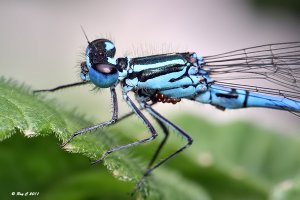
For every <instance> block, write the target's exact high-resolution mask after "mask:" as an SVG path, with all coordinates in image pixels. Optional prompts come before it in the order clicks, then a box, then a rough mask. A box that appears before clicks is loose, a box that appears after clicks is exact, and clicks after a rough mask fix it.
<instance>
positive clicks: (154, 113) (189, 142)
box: [132, 104, 193, 194]
mask: <svg viewBox="0 0 300 200" xmlns="http://www.w3.org/2000/svg"><path fill="white" fill-rule="evenodd" d="M144 106H145V108H146V110H147V111H148V112H149V113H150V114H151V115H152V116H154V117H155V118H157V119H158V120H159V121H161V122H162V123H164V124H166V125H168V126H170V127H171V128H173V129H174V130H175V131H176V132H178V133H179V134H180V135H181V136H183V138H184V139H185V140H186V141H187V144H186V145H184V146H183V147H181V148H179V149H178V150H177V151H175V152H174V153H172V154H170V155H169V156H167V157H166V158H164V159H162V160H161V161H159V162H158V163H156V164H155V165H154V166H152V167H150V168H148V169H147V170H146V172H145V173H144V175H143V177H142V178H141V180H140V181H139V183H138V184H137V186H136V188H135V190H134V191H133V192H132V194H134V193H135V192H136V191H137V190H139V189H140V187H141V186H142V184H143V183H144V181H145V178H146V177H147V176H149V175H150V174H151V172H152V171H153V170H155V169H156V168H157V167H159V166H161V165H162V164H164V163H165V162H166V161H168V160H169V159H171V158H173V157H174V156H176V155H177V154H178V153H180V152H182V151H183V150H184V149H186V148H187V147H189V146H190V145H191V144H192V143H193V139H192V138H191V137H190V136H189V135H188V134H187V133H185V132H184V131H183V130H182V129H181V128H179V127H178V126H176V125H175V124H173V123H172V122H170V121H169V120H167V119H166V118H164V117H163V116H162V115H160V114H159V113H158V112H156V111H155V110H154V109H153V108H151V106H149V105H147V104H144Z"/></svg>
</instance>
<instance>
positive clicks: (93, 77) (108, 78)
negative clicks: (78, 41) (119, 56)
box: [80, 39, 119, 88]
mask: <svg viewBox="0 0 300 200" xmlns="http://www.w3.org/2000/svg"><path fill="white" fill-rule="evenodd" d="M115 53H116V48H115V45H114V44H113V43H112V42H111V41H110V40H107V39H96V40H94V41H92V42H89V45H88V47H87V48H86V62H83V63H82V64H81V74H80V77H81V78H82V79H83V80H85V81H87V80H90V81H91V82H92V83H94V84H95V85H96V86H98V87H101V88H107V87H111V86H113V85H114V84H115V83H116V82H117V81H118V77H119V73H118V70H117V67H116V61H115V59H114V58H113V57H114V56H115Z"/></svg>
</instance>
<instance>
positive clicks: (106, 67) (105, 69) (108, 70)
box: [93, 63, 117, 74]
mask: <svg viewBox="0 0 300 200" xmlns="http://www.w3.org/2000/svg"><path fill="white" fill-rule="evenodd" d="M93 69H94V70H96V71H97V72H99V73H102V74H115V73H116V72H117V68H116V67H115V66H113V65H111V64H102V63H99V64H96V65H95V66H93Z"/></svg>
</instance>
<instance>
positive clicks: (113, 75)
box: [88, 63, 119, 88]
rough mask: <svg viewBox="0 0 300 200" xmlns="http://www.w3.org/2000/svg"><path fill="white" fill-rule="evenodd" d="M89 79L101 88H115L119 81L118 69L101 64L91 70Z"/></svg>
mask: <svg viewBox="0 0 300 200" xmlns="http://www.w3.org/2000/svg"><path fill="white" fill-rule="evenodd" d="M88 75H89V78H90V80H91V82H92V83H94V84H95V85H96V86H98V87H100V88H107V87H111V86H113V85H114V84H115V83H117V81H118V77H119V72H118V70H117V68H116V67H115V66H114V65H112V64H109V63H99V64H95V65H93V66H92V67H91V68H90V69H89V74H88Z"/></svg>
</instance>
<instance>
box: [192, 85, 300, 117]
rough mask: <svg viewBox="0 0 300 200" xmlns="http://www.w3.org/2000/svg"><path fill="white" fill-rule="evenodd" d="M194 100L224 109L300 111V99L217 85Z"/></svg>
mask: <svg viewBox="0 0 300 200" xmlns="http://www.w3.org/2000/svg"><path fill="white" fill-rule="evenodd" d="M193 100H195V101H198V102H201V103H207V104H212V105H215V106H217V107H219V108H224V109H226V108H228V109H237V108H245V107H264V108H272V109H279V110H288V111H293V112H300V101H296V100H292V99H288V98H283V97H276V96H271V95H265V94H261V93H256V92H248V91H246V90H240V89H231V88H225V87H221V86H216V85H212V86H211V87H210V88H209V89H208V90H207V91H206V92H203V93H201V94H199V95H196V96H195V97H194V98H193Z"/></svg>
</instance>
